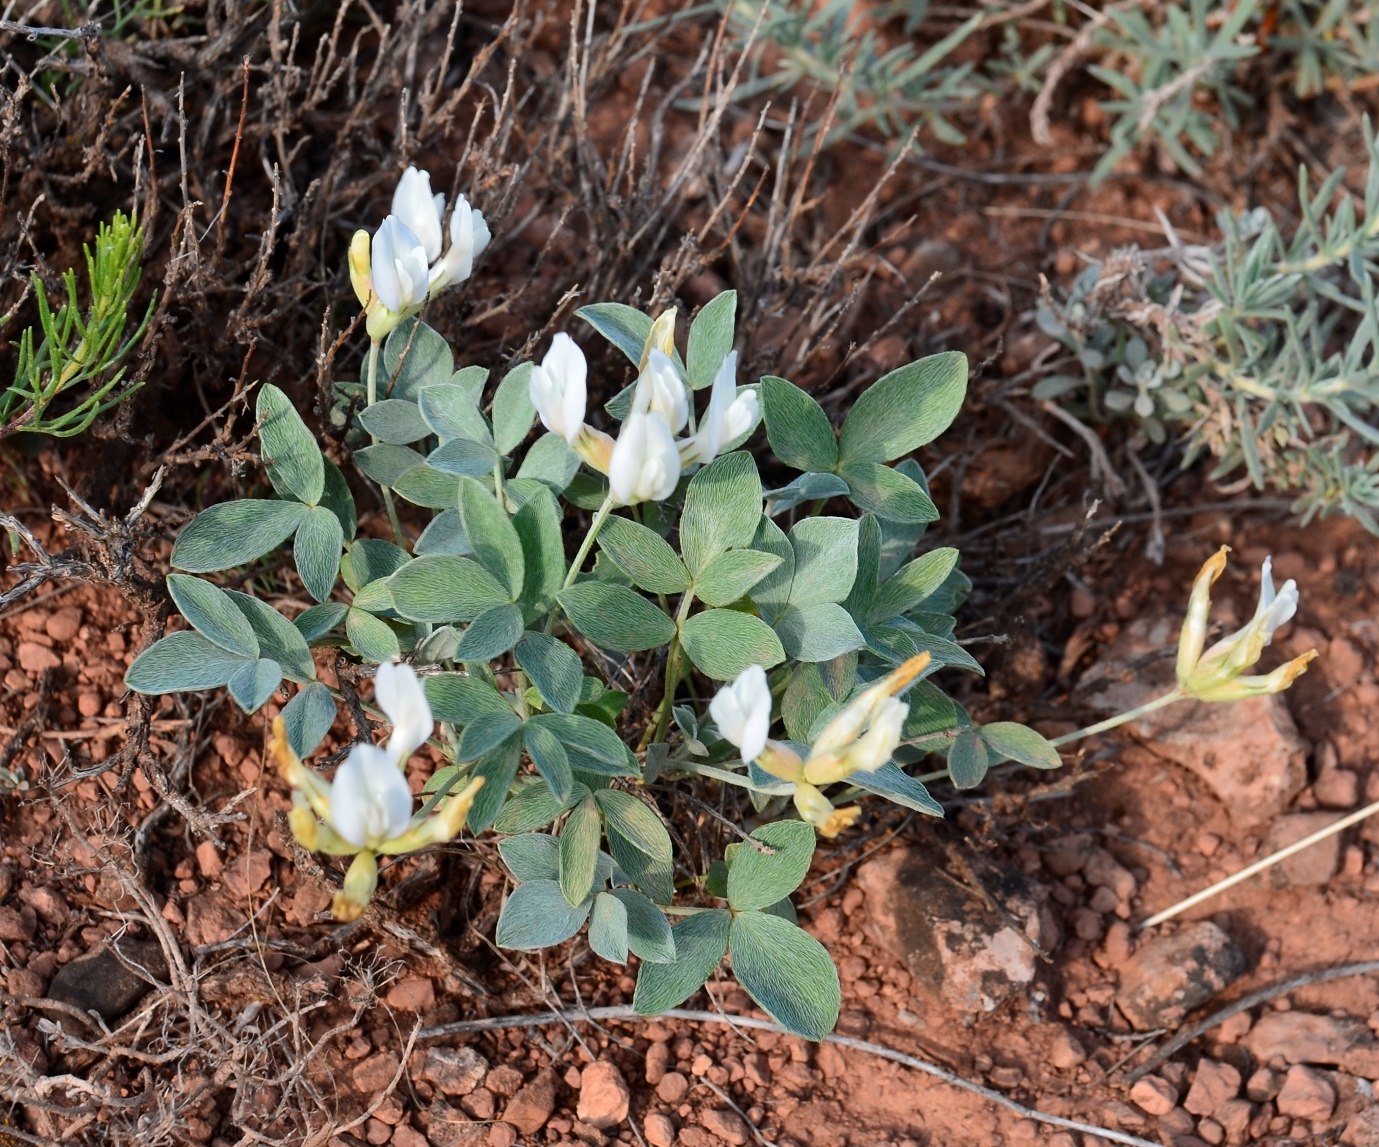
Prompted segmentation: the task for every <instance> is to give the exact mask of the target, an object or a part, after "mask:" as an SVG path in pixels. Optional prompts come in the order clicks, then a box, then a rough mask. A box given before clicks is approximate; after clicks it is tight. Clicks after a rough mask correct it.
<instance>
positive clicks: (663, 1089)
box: [656, 1071, 689, 1103]
mask: <svg viewBox="0 0 1379 1147" xmlns="http://www.w3.org/2000/svg"><path fill="white" fill-rule="evenodd" d="M688 1094H689V1080H688V1079H686V1078H685V1077H684V1076H683V1075H681V1074H680V1073H679V1072H678V1071H668V1072H666V1073H665V1075H663V1076H661V1082H660V1083H658V1084H657V1085H656V1095H657V1097H658V1098H659V1099H660V1100H661V1102H662V1103H679V1102H680V1100H682V1099H684V1098H685V1096H687V1095H688Z"/></svg>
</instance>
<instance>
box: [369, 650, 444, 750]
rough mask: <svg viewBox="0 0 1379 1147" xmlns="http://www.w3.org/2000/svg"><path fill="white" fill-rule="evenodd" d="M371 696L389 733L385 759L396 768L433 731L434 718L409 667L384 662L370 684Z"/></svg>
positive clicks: (413, 671)
mask: <svg viewBox="0 0 1379 1147" xmlns="http://www.w3.org/2000/svg"><path fill="white" fill-rule="evenodd" d="M373 692H374V697H375V698H376V699H377V701H378V707H379V708H380V709H382V710H383V713H384V716H386V717H387V718H388V723H389V724H390V725H392V727H393V731H392V733H391V734H390V735H389V737H388V756H390V757H391V758H392V759H393V761H394V762H395V763H396V764H397V767H398V768H399V769H400V768H402V767H403V766H405V765H406V763H407V758H408V757H410V756H411V755H412V754H413V753H415V752H416V751H417V750H418V749H419V748H421V747H422V745H424V744H426V742H427V739H428V738H429V737H430V736H431V734H432V733H433V732H434V731H435V728H436V719H435V717H433V716H432V715H431V706H430V704H429V702H427V700H426V693H425V691H424V690H423V689H422V687H421V682H420V681H419V680H418V679H417V675H416V671H415V670H414V669H413V668H412V667H411V666H410V665H398V664H394V663H393V662H391V661H385V662H384V663H383V664H382V665H380V666H379V667H378V673H377V675H376V676H375V677H374V683H373Z"/></svg>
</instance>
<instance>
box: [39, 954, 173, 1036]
mask: <svg viewBox="0 0 1379 1147" xmlns="http://www.w3.org/2000/svg"><path fill="white" fill-rule="evenodd" d="M113 946H118V947H119V950H120V952H121V953H122V954H123V955H124V956H125V958H126V959H127V960H128V961H129V962H130V963H131V964H137V965H138V966H139V967H141V968H146V969H147V970H148V972H149V975H150V976H151V977H152V979H154V980H155V981H159V980H166V979H167V976H168V962H167V959H166V957H165V956H164V955H163V949H162V948H161V947H160V946H159V945H158V944H155V943H153V942H152V941H149V940H131V939H121V940H117V941H113V942H112V947H106V948H102V949H101V950H100V951H99V952H96V953H94V954H93V955H89V956H82V957H81V958H80V959H77V960H73V961H72V962H71V963H70V964H64V965H63V966H62V967H61V968H59V969H58V973H57V975H55V976H54V977H53V982H52V983H51V984H50V985H49V986H48V998H49V999H53V1000H58V1001H60V1002H62V1003H64V1004H71V1005H72V1007H74V1008H79V1009H80V1010H81V1011H84V1012H85V1011H94V1012H96V1014H97V1015H99V1016H100V1017H101V1018H102V1019H104V1020H105V1021H106V1022H107V1023H110V1022H113V1021H115V1020H117V1019H119V1018H120V1017H121V1016H122V1015H124V1014H125V1012H127V1011H129V1009H130V1008H132V1007H133V1006H134V1005H135V1004H137V1003H138V1002H139V1001H140V1000H141V999H143V998H144V996H145V995H146V994H147V993H148V991H149V989H150V988H152V987H153V985H152V984H151V983H149V981H148V980H146V979H144V977H142V976H140V975H138V974H137V973H136V972H133V971H131V970H130V969H129V968H127V967H126V966H125V965H124V963H123V962H122V961H121V960H120V958H119V956H117V955H116V954H115V952H114V950H113Z"/></svg>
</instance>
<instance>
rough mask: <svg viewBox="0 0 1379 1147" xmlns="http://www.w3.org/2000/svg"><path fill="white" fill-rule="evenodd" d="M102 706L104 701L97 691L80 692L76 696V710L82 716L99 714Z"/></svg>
mask: <svg viewBox="0 0 1379 1147" xmlns="http://www.w3.org/2000/svg"><path fill="white" fill-rule="evenodd" d="M104 707H105V702H104V701H102V700H101V695H100V694H99V693H82V694H80V695H79V696H78V697H77V712H78V713H80V714H81V715H82V716H83V717H96V716H99V715H100V711H101V709H103V708H104Z"/></svg>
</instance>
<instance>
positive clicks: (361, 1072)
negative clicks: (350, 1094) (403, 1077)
mask: <svg viewBox="0 0 1379 1147" xmlns="http://www.w3.org/2000/svg"><path fill="white" fill-rule="evenodd" d="M400 1062H401V1061H400V1060H399V1059H398V1058H397V1056H396V1055H394V1054H393V1053H392V1052H390V1051H380V1052H375V1053H374V1054H373V1055H371V1056H369V1057H367V1058H366V1059H361V1060H360V1061H359V1062H358V1063H357V1064H355V1066H354V1070H353V1071H351V1072H350V1079H351V1080H352V1081H353V1082H354V1086H355V1087H357V1088H359V1090H360V1091H362V1092H365V1093H366V1094H369V1095H372V1094H373V1093H374V1092H376V1091H382V1090H383V1089H384V1088H385V1087H387V1086H388V1084H390V1083H392V1081H393V1078H394V1076H396V1075H397V1069H398V1065H399V1063H400Z"/></svg>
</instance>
